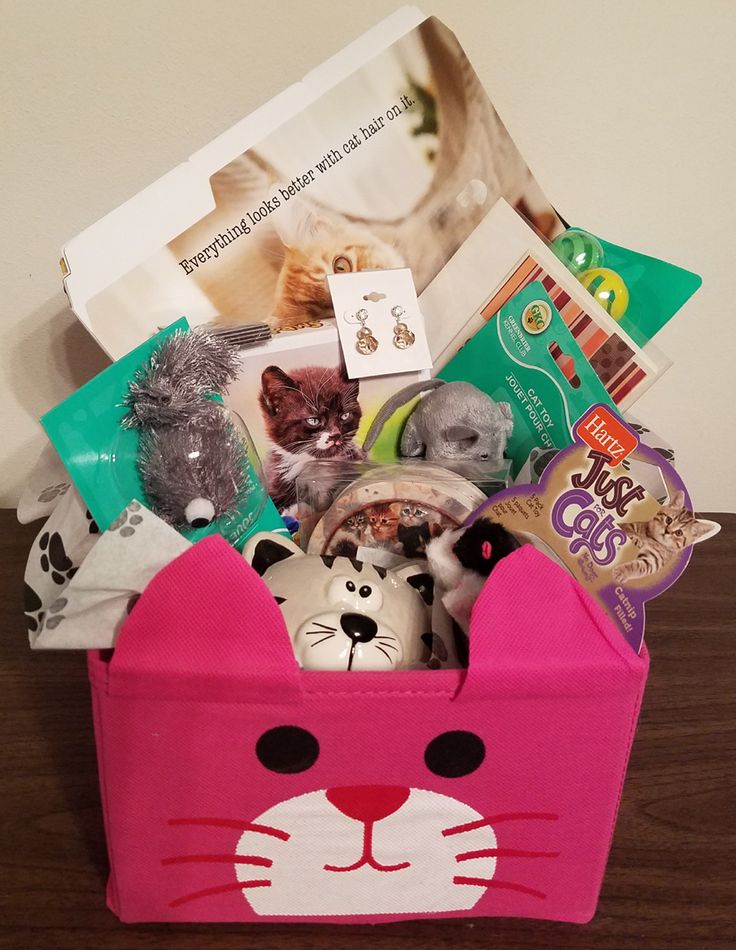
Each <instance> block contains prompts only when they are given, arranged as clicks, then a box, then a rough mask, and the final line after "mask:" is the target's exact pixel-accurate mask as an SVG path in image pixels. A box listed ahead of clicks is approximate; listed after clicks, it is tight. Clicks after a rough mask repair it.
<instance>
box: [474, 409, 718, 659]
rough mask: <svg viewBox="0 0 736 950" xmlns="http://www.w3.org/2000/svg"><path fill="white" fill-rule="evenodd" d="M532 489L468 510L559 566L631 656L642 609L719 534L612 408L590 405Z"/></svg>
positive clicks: (639, 638)
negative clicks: (695, 549)
mask: <svg viewBox="0 0 736 950" xmlns="http://www.w3.org/2000/svg"><path fill="white" fill-rule="evenodd" d="M572 437H573V440H574V441H573V444H572V445H570V446H568V447H567V448H565V449H563V450H562V451H560V452H558V453H557V455H556V456H555V457H554V458H553V459H552V460H551V461H550V462H549V463H548V465H547V467H546V468H545V469H544V471H543V473H542V475H541V479H540V481H539V484H535V485H515V486H513V487H512V488H508V489H506V490H505V491H502V492H499V494H497V495H494V496H493V497H492V498H490V499H489V500H488V501H487V502H486V504H484V505H483V506H481V507H480V508H479V509H478V511H477V512H475V514H474V516H473V518H471V519H469V522H468V523H472V521H473V520H474V519H475V518H476V517H479V516H485V517H489V518H492V519H493V520H494V521H497V522H499V523H500V524H501V525H503V527H504V528H506V529H507V530H508V531H510V532H511V533H512V534H513V535H514V536H515V537H516V538H517V539H518V540H520V541H523V542H529V543H531V544H533V545H534V546H535V547H537V548H539V549H540V550H541V551H543V552H544V553H545V554H546V555H547V556H548V557H549V558H551V559H552V560H553V561H556V562H557V563H558V564H559V565H561V566H562V567H563V568H564V569H565V570H566V571H567V572H568V573H570V574H571V575H572V576H573V577H574V578H575V579H576V580H578V581H579V582H580V583H581V584H582V585H583V587H585V588H587V589H588V591H590V593H592V594H593V596H594V597H595V598H596V599H597V600H598V602H599V603H600V604H601V606H602V607H603V609H604V610H605V611H606V613H607V614H608V615H609V616H610V618H611V619H612V620H613V622H614V624H615V625H616V626H617V627H618V629H619V630H620V631H621V633H622V634H623V636H624V638H625V639H626V641H627V642H628V643H629V644H630V645H631V647H632V648H633V649H634V650H636V651H637V653H638V652H639V651H640V650H641V645H642V642H643V637H644V605H645V603H646V601H648V600H651V599H652V598H653V597H656V596H658V595H659V594H661V593H662V592H663V591H664V590H666V589H667V588H668V587H670V586H671V585H672V584H673V583H674V582H675V581H676V580H677V578H678V577H679V576H680V574H682V572H683V571H684V570H685V568H686V567H687V565H688V562H689V560H690V553H691V547H692V545H693V544H695V543H697V542H698V541H704V540H705V539H706V538H709V537H712V536H713V535H714V534H716V533H717V532H718V531H719V530H720V525H718V524H717V523H716V522H714V521H705V520H703V519H700V518H696V517H695V516H694V515H693V513H692V505H691V502H690V496H689V495H688V492H687V489H686V488H685V485H684V484H683V482H682V479H681V478H680V476H679V475H678V474H677V472H676V471H675V469H674V468H673V467H672V466H671V465H670V463H669V462H668V461H667V460H666V459H665V458H664V457H663V456H662V455H661V454H660V453H659V452H657V451H656V450H655V449H653V448H650V447H649V446H647V445H644V444H643V443H642V442H641V441H640V440H639V436H638V435H637V433H636V432H635V431H634V429H632V428H630V427H629V426H628V425H626V423H625V422H624V421H623V420H622V419H621V418H620V416H618V415H617V414H616V413H615V412H613V411H611V409H610V408H609V406H607V405H604V404H599V405H596V406H592V407H590V408H589V409H588V410H587V411H586V412H585V413H584V414H583V415H582V417H581V418H580V419H579V420H578V421H577V422H576V423H575V425H574V426H573V429H572Z"/></svg>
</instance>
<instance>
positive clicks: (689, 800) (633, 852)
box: [0, 510, 736, 950]
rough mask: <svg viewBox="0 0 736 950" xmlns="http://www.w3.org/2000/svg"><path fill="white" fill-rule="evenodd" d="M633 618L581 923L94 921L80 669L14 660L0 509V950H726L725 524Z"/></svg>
mask: <svg viewBox="0 0 736 950" xmlns="http://www.w3.org/2000/svg"><path fill="white" fill-rule="evenodd" d="M710 517H712V518H714V519H715V520H717V521H720V522H721V523H722V524H723V530H722V531H721V533H720V534H719V535H718V536H717V537H716V538H714V539H713V540H711V541H707V542H705V543H704V544H702V545H698V546H697V547H696V548H695V550H694V552H693V559H692V562H691V565H690V567H689V569H688V571H687V572H686V574H685V575H684V576H683V577H682V578H681V580H680V581H679V582H678V583H677V585H676V586H675V587H674V588H672V589H671V590H670V591H668V592H667V593H665V594H664V595H663V596H662V597H661V598H660V600H659V601H657V602H655V603H653V604H651V605H650V608H649V611H648V618H647V621H648V622H647V642H648V645H649V650H650V653H651V658H652V666H651V673H650V677H649V683H648V686H647V691H646V695H645V698H644V706H643V710H642V714H641V720H640V724H639V731H638V733H637V737H636V741H635V743H634V749H633V753H632V757H631V764H630V768H629V773H628V777H627V781H626V786H625V788H624V797H623V803H622V806H621V810H620V814H619V819H618V825H617V828H616V833H615V837H614V842H613V849H612V852H611V857H610V861H609V864H608V870H607V872H606V877H605V881H604V884H603V892H602V895H601V900H600V905H599V909H598V913H597V915H596V917H595V918H594V919H593V921H592V922H591V923H590V924H587V925H586V926H583V927H580V926H576V925H572V924H559V923H547V922H544V921H527V920H508V919H484V920H476V921H472V922H471V921H451V920H440V921H433V922H428V921H416V922H406V923H400V924H390V925H383V926H376V927H371V926H352V927H339V926H333V925H328V926H320V925H288V926H286V925H281V924H274V925H270V924H259V925H233V924H226V925H208V926H202V925H163V924H162V925H136V926H125V925H123V924H121V923H119V922H118V920H117V919H116V918H115V917H114V916H113V914H112V913H111V912H110V911H109V910H107V908H106V906H105V901H104V886H105V878H106V874H107V857H106V852H105V840H104V835H103V829H102V818H101V811H100V799H99V793H98V788H97V772H96V765H95V755H94V744H93V735H92V718H91V711H90V699H89V690H88V688H87V681H86V669H85V658H84V656H83V655H82V654H80V653H53V654H51V653H49V654H44V653H31V651H30V650H29V649H28V643H27V639H26V632H25V625H24V619H23V615H22V613H21V591H22V576H23V567H24V562H25V558H26V553H27V551H28V548H29V546H30V544H31V541H32V539H33V536H34V534H35V532H36V531H37V530H38V527H39V526H38V525H35V526H33V525H32V526H26V527H21V526H19V525H17V524H16V523H15V517H14V513H13V512H11V511H1V510H0V583H1V584H2V594H3V596H2V597H1V598H0V623H1V624H2V637H1V639H0V650H1V651H2V652H1V654H0V656H1V657H2V659H1V660H0V664H1V665H0V676H1V677H2V679H1V680H0V682H1V683H2V698H3V711H2V718H1V720H0V736H1V737H2V746H1V748H2V757H3V765H2V775H1V777H0V827H1V829H2V830H1V831H0V947H1V948H6V947H12V948H23V950H32V948H36V947H44V948H65V947H70V948H71V947H74V948H75V950H85V948H87V947H93V946H94V947H96V946H98V945H102V946H104V947H105V948H110V950H116V948H121V950H122V948H125V950H135V948H154V947H165V948H179V947H183V948H202V947H206V948H210V947H212V948H238V950H243V948H249V947H254V948H255V947H258V948H259V950H275V948H284V947H294V948H297V947H300V948H302V947H303V948H310V950H311V948H314V950H317V948H340V950H342V948H343V947H346V946H350V947H376V948H381V950H389V948H395V947H404V948H417V950H419V948H427V947H432V948H434V947H436V948H445V947H447V948H450V947H452V948H453V950H466V948H471V947H472V948H476V947H478V948H480V947H484V948H485V947H492V948H495V950H510V948H517V947H518V948H523V947H536V948H564V950H568V948H569V950H574V948H581V947H583V948H600V950H609V948H610V950H624V948H627V947H636V948H638V950H656V948H660V947H662V948H665V947H666V948H668V950H682V948H720V947H724V948H725V947H729V948H733V947H735V946H736V927H734V921H735V920H736V912H735V910H734V908H735V906H736V888H735V887H734V880H735V878H736V871H735V869H734V865H735V858H736V853H735V849H734V837H735V835H734V827H735V825H736V822H735V821H734V819H735V818H736V795H735V794H734V762H735V761H736V756H735V755H734V753H735V752H736V742H735V741H734V737H735V735H736V678H735V677H734V670H735V669H736V623H735V622H734V617H735V615H736V515H722V516H721V515H711V516H710Z"/></svg>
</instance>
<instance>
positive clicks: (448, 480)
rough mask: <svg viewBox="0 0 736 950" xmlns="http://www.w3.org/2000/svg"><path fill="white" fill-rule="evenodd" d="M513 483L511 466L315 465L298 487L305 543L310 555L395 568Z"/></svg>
mask: <svg viewBox="0 0 736 950" xmlns="http://www.w3.org/2000/svg"><path fill="white" fill-rule="evenodd" d="M509 483H510V462H508V463H506V464H505V465H504V466H503V467H502V469H500V470H499V469H494V470H490V469H489V468H488V467H487V466H483V465H482V464H479V463H475V462H443V463H438V462H428V461H426V460H417V459H407V460H403V461H399V462H396V463H393V464H389V465H386V464H377V463H372V462H353V463H344V462H315V463H313V464H310V465H309V466H308V467H306V468H305V469H304V471H303V472H302V473H301V474H300V476H299V477H298V478H297V481H296V490H297V516H298V519H299V534H298V540H299V543H300V545H301V547H302V548H303V549H304V550H305V551H308V552H309V553H310V554H321V555H338V556H346V557H354V558H358V559H359V560H369V561H371V562H373V563H380V564H382V565H383V566H385V567H390V566H392V565H393V564H394V563H396V562H397V561H398V560H400V559H403V558H417V557H424V549H425V547H426V544H427V542H428V541H430V540H431V539H432V538H433V537H437V535H439V534H441V533H442V531H444V530H446V529H448V528H457V527H459V526H460V525H462V524H463V523H464V522H465V521H466V520H467V518H469V517H470V515H471V514H472V513H473V512H474V511H475V510H476V508H478V507H479V506H480V505H482V504H483V503H484V501H485V500H486V499H487V498H489V497H490V496H492V495H494V494H496V493H497V492H499V491H502V490H503V489H504V488H506V487H507V486H508V485H509Z"/></svg>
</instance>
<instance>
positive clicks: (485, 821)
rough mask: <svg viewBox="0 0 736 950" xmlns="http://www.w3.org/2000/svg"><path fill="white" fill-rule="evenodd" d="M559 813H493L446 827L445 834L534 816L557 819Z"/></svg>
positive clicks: (544, 819)
mask: <svg viewBox="0 0 736 950" xmlns="http://www.w3.org/2000/svg"><path fill="white" fill-rule="evenodd" d="M559 817H560V816H559V815H554V814H551V813H550V812H543V811H513V812H511V811H510V812H506V814H504V815H491V816H490V817H489V818H479V819H478V820H477V821H469V822H468V823H467V824H466V825H455V826H454V827H453V828H445V830H444V831H443V832H442V834H443V835H445V836H447V835H459V834H461V833H462V832H463V831H473V830H474V829H475V828H483V827H485V826H486V825H497V824H498V823H499V822H501V821H525V820H526V819H529V818H533V819H536V820H538V821H557V819H558V818H559Z"/></svg>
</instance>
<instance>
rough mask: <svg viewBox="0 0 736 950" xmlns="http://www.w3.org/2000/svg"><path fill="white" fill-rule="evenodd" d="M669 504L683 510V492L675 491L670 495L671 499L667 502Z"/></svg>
mask: <svg viewBox="0 0 736 950" xmlns="http://www.w3.org/2000/svg"><path fill="white" fill-rule="evenodd" d="M669 504H670V505H672V506H673V507H674V508H684V507H685V492H684V491H676V492H675V493H674V494H673V495H672V499H671V501H670V502H669Z"/></svg>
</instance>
